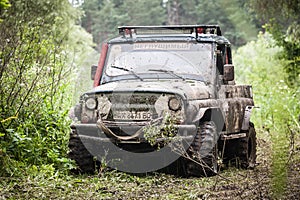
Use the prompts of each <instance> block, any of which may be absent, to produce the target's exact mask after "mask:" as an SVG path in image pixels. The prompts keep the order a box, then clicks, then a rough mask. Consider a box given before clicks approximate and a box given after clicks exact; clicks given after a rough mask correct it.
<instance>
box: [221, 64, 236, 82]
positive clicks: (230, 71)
mask: <svg viewBox="0 0 300 200" xmlns="http://www.w3.org/2000/svg"><path fill="white" fill-rule="evenodd" d="M223 79H224V81H233V80H234V66H233V65H232V64H226V65H224V76H223Z"/></svg>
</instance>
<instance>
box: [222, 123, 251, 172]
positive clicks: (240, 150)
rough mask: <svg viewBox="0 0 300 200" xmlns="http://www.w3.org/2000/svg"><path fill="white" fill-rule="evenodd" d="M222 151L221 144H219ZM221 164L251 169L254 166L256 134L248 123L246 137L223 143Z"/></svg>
mask: <svg viewBox="0 0 300 200" xmlns="http://www.w3.org/2000/svg"><path fill="white" fill-rule="evenodd" d="M221 144H222V145H221V147H220V148H222V149H223V144H224V143H223V142H221ZM224 150H225V151H224V157H223V162H224V164H225V165H227V166H235V167H237V168H243V169H248V168H250V169H252V168H254V167H255V164H256V132H255V128H254V125H253V123H251V122H250V124H249V130H248V131H247V132H246V137H244V138H240V139H233V140H227V141H226V142H225V149H224Z"/></svg>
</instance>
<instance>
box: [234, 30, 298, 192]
mask: <svg viewBox="0 0 300 200" xmlns="http://www.w3.org/2000/svg"><path fill="white" fill-rule="evenodd" d="M282 51H283V49H282V48H280V47H278V46H276V42H275V41H274V39H273V38H272V37H271V35H269V34H264V35H262V34H260V35H259V38H258V41H256V42H250V43H248V44H247V45H245V46H244V47H241V48H239V49H238V50H237V52H236V53H235V54H236V55H234V61H235V63H236V69H237V70H236V72H237V74H238V75H237V76H236V77H238V78H239V80H238V82H241V83H250V84H252V85H253V91H254V102H255V103H256V106H258V107H259V108H257V109H256V110H255V113H254V116H253V117H252V120H253V121H254V122H255V124H256V127H257V128H258V129H259V130H260V131H261V132H263V133H264V134H266V135H267V136H269V137H270V138H271V141H272V157H273V158H272V183H273V188H272V189H273V195H274V197H280V195H282V194H283V192H284V190H285V188H286V181H287V179H286V176H287V171H286V170H287V163H288V154H289V150H290V149H289V147H291V146H290V144H292V143H293V142H294V141H292V138H293V135H297V134H299V133H300V125H299V121H298V117H299V116H298V115H299V113H300V105H299V99H300V91H299V88H296V89H293V88H289V87H288V84H287V83H286V82H285V81H284V80H285V78H286V76H287V74H285V73H282V69H283V66H285V65H286V62H287V61H285V60H283V59H281V58H280V56H279V55H280V53H281V52H282Z"/></svg>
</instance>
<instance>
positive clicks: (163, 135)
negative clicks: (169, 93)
mask: <svg viewBox="0 0 300 200" xmlns="http://www.w3.org/2000/svg"><path fill="white" fill-rule="evenodd" d="M175 123H176V118H175V117H174V116H171V115H170V114H168V113H166V114H165V115H164V118H163V119H162V122H161V124H157V123H154V124H151V125H150V126H146V127H144V129H143V131H144V137H145V139H146V140H147V141H148V142H149V143H150V144H151V145H152V146H154V145H157V146H158V148H160V147H163V146H164V145H166V144H168V143H169V142H171V141H173V140H174V136H175V135H176V132H177V130H176V128H175V127H174V125H175ZM160 140H163V141H160Z"/></svg>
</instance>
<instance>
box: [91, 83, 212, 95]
mask: <svg viewBox="0 0 300 200" xmlns="http://www.w3.org/2000/svg"><path fill="white" fill-rule="evenodd" d="M209 91H210V87H209V86H208V85H207V84H206V83H205V82H202V81H195V80H172V81H168V80H155V81H143V82H141V81H134V80H132V81H131V80H130V81H128V80H127V81H117V82H110V83H105V84H103V85H100V86H98V87H95V88H93V89H92V90H91V91H89V92H88V94H95V93H111V92H118V93H119V92H126V93H128V92H129V93H130V92H157V93H173V94H178V95H180V96H181V97H182V98H183V99H186V100H197V99H208V98H210V96H211V94H210V92H209Z"/></svg>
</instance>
